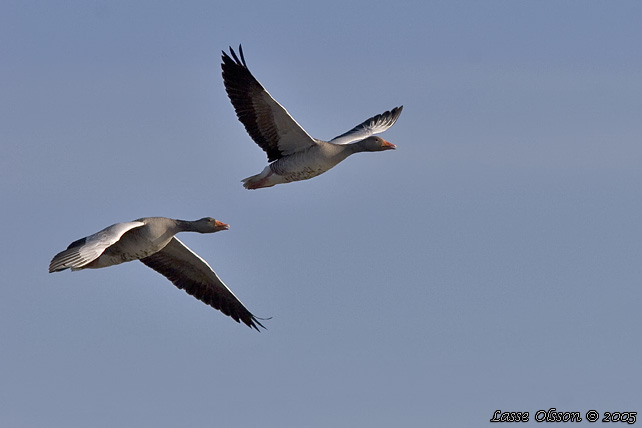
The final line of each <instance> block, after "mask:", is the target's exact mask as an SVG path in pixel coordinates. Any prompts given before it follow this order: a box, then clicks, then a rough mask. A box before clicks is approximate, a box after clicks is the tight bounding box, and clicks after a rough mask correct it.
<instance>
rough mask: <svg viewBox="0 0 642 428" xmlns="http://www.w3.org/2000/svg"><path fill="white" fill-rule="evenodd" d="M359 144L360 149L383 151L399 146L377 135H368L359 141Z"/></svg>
mask: <svg viewBox="0 0 642 428" xmlns="http://www.w3.org/2000/svg"><path fill="white" fill-rule="evenodd" d="M357 144H358V145H359V149H360V151H363V152H381V151H384V150H394V149H396V148H397V146H395V145H394V144H392V143H391V142H389V141H386V140H384V139H383V138H381V137H376V136H372V137H368V138H366V139H364V140H361V141H359V142H358V143H357Z"/></svg>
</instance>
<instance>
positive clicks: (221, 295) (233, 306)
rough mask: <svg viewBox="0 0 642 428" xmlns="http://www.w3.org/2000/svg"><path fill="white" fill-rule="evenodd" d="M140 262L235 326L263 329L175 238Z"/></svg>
mask: <svg viewBox="0 0 642 428" xmlns="http://www.w3.org/2000/svg"><path fill="white" fill-rule="evenodd" d="M140 261H141V262H143V263H145V265H147V266H149V267H150V268H152V269H154V270H155V271H156V272H158V273H160V274H161V275H163V276H165V277H166V278H167V279H169V280H170V281H171V282H172V283H173V284H174V285H175V286H177V287H178V288H180V289H182V290H185V291H186V292H187V293H188V294H191V295H192V296H194V297H196V298H197V299H198V300H200V301H201V302H203V303H205V304H207V305H210V306H211V307H213V308H214V309H218V310H219V311H221V312H223V313H224V314H225V315H227V316H230V317H232V318H233V319H234V320H235V321H236V322H239V321H243V323H245V324H246V325H247V326H249V327H252V328H255V329H256V330H257V331H259V328H258V327H259V326H260V327H263V325H262V324H261V323H260V322H259V321H258V319H257V318H256V317H255V316H254V315H252V313H251V312H250V311H248V310H247V308H246V307H245V306H243V303H241V301H240V300H239V299H238V298H237V297H236V296H235V295H234V293H232V291H231V290H230V289H229V288H227V286H226V285H225V284H224V283H223V281H221V279H220V278H219V277H218V275H216V272H214V271H213V270H212V268H211V267H210V265H209V264H207V262H206V261H205V260H203V259H202V258H201V257H199V256H198V254H196V253H194V252H193V251H192V250H190V249H189V248H188V247H187V246H186V245H185V244H183V243H182V242H181V241H179V240H178V239H177V238H176V237H174V238H172V240H171V241H169V244H167V245H166V246H165V247H164V248H163V249H162V250H160V251H159V252H157V253H154V254H152V255H151V256H148V257H145V258H142V259H140ZM263 328H265V327H263Z"/></svg>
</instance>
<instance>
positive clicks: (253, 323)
mask: <svg viewBox="0 0 642 428" xmlns="http://www.w3.org/2000/svg"><path fill="white" fill-rule="evenodd" d="M271 319H272V317H270V318H259V317H256V316H254V315H252V320H251V321H250V323H246V324H247V325H248V327H250V328H253V329H255V330H256V331H258V332H259V333H260V332H261V330H260V329H259V327H257V324H258V326H260V327H262V328H263V330H267V328H266V327H265V326H264V325H263V324H261V321H267V320H271ZM259 320H261V321H259Z"/></svg>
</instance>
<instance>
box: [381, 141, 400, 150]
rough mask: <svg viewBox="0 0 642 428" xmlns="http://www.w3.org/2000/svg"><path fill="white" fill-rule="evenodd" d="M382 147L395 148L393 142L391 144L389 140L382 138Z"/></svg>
mask: <svg viewBox="0 0 642 428" xmlns="http://www.w3.org/2000/svg"><path fill="white" fill-rule="evenodd" d="M382 147H383V149H384V150H391V149H392V150H394V149H396V148H397V146H395V145H394V144H392V143H391V142H390V141H386V140H383V144H382Z"/></svg>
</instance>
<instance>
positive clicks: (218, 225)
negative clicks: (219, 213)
mask: <svg viewBox="0 0 642 428" xmlns="http://www.w3.org/2000/svg"><path fill="white" fill-rule="evenodd" d="M214 224H215V225H216V230H229V228H230V225H229V224H225V223H223V222H222V221H218V220H216V221H215V223H214Z"/></svg>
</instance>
